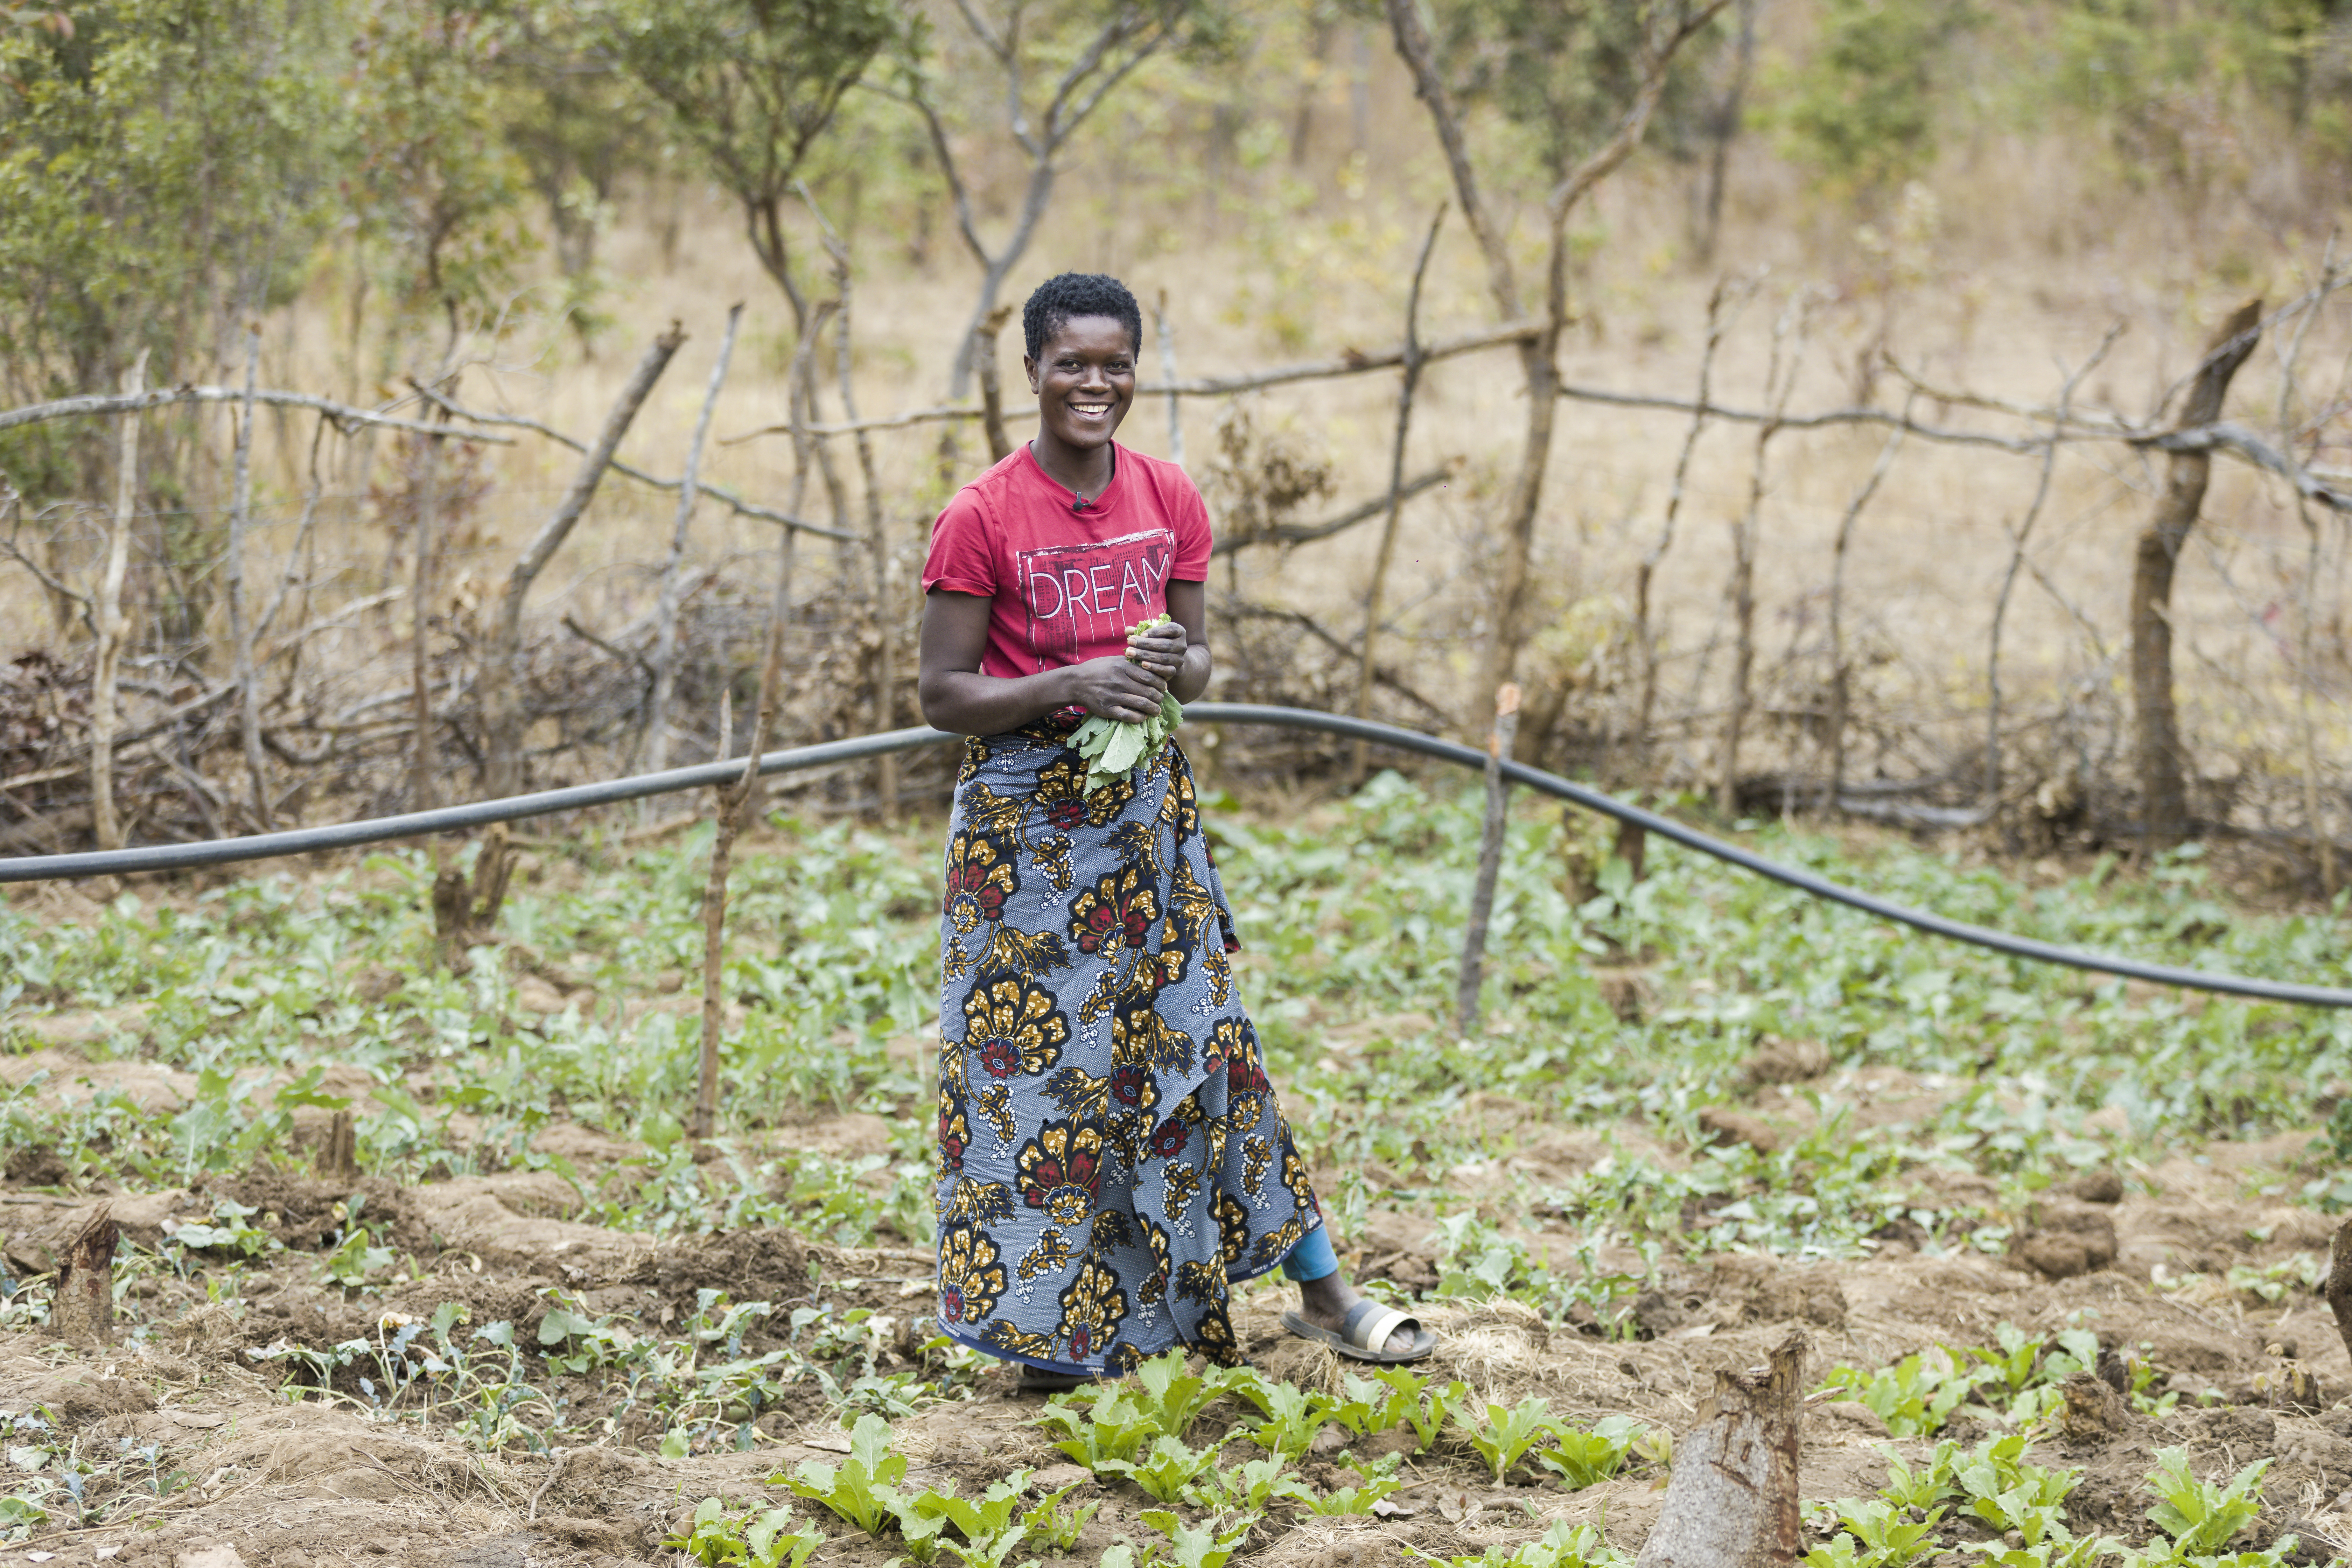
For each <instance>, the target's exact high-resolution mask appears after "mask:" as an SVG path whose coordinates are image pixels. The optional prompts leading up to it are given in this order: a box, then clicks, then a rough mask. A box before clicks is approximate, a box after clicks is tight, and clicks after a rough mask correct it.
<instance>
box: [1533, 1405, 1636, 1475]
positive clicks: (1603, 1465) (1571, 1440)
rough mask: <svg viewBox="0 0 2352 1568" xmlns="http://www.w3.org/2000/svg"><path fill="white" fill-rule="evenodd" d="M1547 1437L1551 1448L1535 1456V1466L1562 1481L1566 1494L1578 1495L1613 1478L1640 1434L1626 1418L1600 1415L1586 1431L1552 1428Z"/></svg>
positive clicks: (1629, 1419)
mask: <svg viewBox="0 0 2352 1568" xmlns="http://www.w3.org/2000/svg"><path fill="white" fill-rule="evenodd" d="M1551 1435H1552V1446H1551V1447H1550V1448H1549V1449H1548V1450H1546V1451H1545V1452H1543V1453H1540V1454H1538V1455H1537V1456H1536V1459H1537V1462H1538V1464H1540V1465H1542V1466H1543V1467H1544V1468H1546V1469H1548V1470H1549V1471H1551V1472H1552V1473H1553V1474H1554V1475H1557V1476H1558V1477H1559V1479H1561V1480H1563V1481H1565V1482H1566V1483H1567V1484H1568V1489H1569V1490H1570V1491H1581V1490H1582V1489H1584V1488H1586V1487H1590V1486H1597V1485H1599V1484H1600V1483H1601V1482H1602V1481H1605V1480H1607V1479H1609V1478H1610V1477H1612V1476H1613V1475H1615V1474H1616V1473H1617V1472H1618V1470H1619V1469H1620V1468H1622V1466H1623V1465H1624V1463H1625V1458H1626V1456H1627V1455H1629V1454H1631V1453H1632V1452H1633V1445H1634V1444H1635V1443H1637V1442H1639V1441H1640V1440H1641V1439H1642V1437H1643V1428H1642V1425H1641V1423H1640V1422H1638V1421H1635V1420H1634V1419H1633V1417H1632V1416H1630V1415H1604V1416H1602V1417H1601V1419H1600V1420H1598V1421H1596V1422H1594V1423H1593V1424H1592V1426H1591V1429H1590V1430H1581V1429H1579V1428H1577V1427H1574V1426H1566V1425H1564V1424H1556V1425H1554V1426H1553V1427H1552V1434H1551Z"/></svg>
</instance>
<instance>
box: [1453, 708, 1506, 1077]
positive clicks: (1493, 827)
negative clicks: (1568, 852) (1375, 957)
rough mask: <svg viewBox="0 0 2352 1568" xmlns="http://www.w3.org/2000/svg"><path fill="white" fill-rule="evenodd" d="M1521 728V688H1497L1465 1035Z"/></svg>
mask: <svg viewBox="0 0 2352 1568" xmlns="http://www.w3.org/2000/svg"><path fill="white" fill-rule="evenodd" d="M1518 727H1519V689H1518V688H1517V686H1514V685H1511V684H1510V683H1508V682H1506V683H1504V684H1503V685H1502V686H1500V687H1497V688H1496V691H1495V728H1494V730H1493V731H1491V732H1490V733H1489V734H1488V735H1487V737H1486V828H1485V831H1484V832H1482V833H1481V834H1480V835H1479V837H1478V880H1477V883H1476V884H1475V886H1474V887H1473V888H1472V889H1471V891H1470V928H1469V930H1468V931H1465V933H1464V934H1463V938H1462V976H1461V979H1460V981H1459V983H1458V984H1457V987H1456V989H1455V992H1454V1028H1455V1030H1456V1031H1458V1032H1459V1033H1460V1034H1462V1035H1463V1036H1465V1037H1467V1036H1468V1035H1469V1034H1470V1032H1471V1031H1472V1030H1474V1029H1475V1028H1476V1027H1477V1026H1478V985H1479V982H1480V981H1481V980H1482V979H1483V978H1484V977H1485V973H1486V925H1487V921H1489V920H1490V919H1491V918H1492V916H1493V915H1494V912H1495V883H1496V879H1498V878H1499V877H1500V876H1501V874H1502V869H1503V829H1504V826H1505V825H1506V823H1505V806H1506V805H1507V803H1508V799H1509V790H1510V786H1509V785H1508V784H1505V783H1504V782H1503V763H1505V761H1507V759H1508V758H1509V756H1510V754H1511V741H1512V738H1513V736H1514V735H1515V734H1516V733H1517V731H1518Z"/></svg>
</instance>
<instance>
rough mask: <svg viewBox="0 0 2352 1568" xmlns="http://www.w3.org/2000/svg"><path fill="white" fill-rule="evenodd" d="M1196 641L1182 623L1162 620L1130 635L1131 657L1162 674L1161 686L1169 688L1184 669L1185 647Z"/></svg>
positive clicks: (1128, 640) (1128, 655)
mask: <svg viewBox="0 0 2352 1568" xmlns="http://www.w3.org/2000/svg"><path fill="white" fill-rule="evenodd" d="M1191 642H1192V638H1191V637H1188V636H1186V635H1185V631H1184V627H1183V625H1182V624H1181V622H1177V621H1172V620H1171V621H1162V622H1160V624H1159V625H1158V626H1152V627H1150V628H1149V629H1148V630H1145V631H1140V632H1137V633H1136V634H1134V635H1133V636H1132V637H1129V638H1128V639H1127V657H1128V658H1129V659H1131V660H1133V661H1134V662H1135V664H1136V665H1138V666H1139V668H1143V669H1146V670H1149V671H1150V673H1151V674H1152V675H1154V676H1156V677H1158V678H1159V680H1160V687H1161V688H1162V689H1166V687H1167V685H1168V683H1169V682H1170V681H1171V680H1173V679H1176V674H1177V672H1178V671H1179V670H1181V669H1182V668H1184V649H1185V648H1186V647H1188V646H1189V645H1190V644H1191Z"/></svg>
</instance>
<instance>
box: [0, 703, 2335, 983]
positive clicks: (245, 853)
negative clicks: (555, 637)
mask: <svg viewBox="0 0 2352 1568" xmlns="http://www.w3.org/2000/svg"><path fill="white" fill-rule="evenodd" d="M1184 715H1185V717H1186V718H1187V719H1190V720H1192V721H1194V722H1198V723H1212V724H1265V725H1268V726H1271V727H1274V728H1276V729H1286V730H1315V731H1322V732H1323V733H1326V734H1331V735H1345V736H1349V737H1352V738H1356V739H1360V740H1365V741H1370V742H1373V743H1375V744H1377V745H1382V746H1391V747H1394V748H1396V749H1397V750H1399V751H1405V752H1420V753H1421V754H1422V755H1423V756H1429V757H1435V758H1437V759H1439V760H1440V761H1442V762H1448V763H1456V764H1457V765H1459V766H1462V767H1465V768H1476V769H1484V768H1485V767H1486V753H1485V752H1482V751H1479V750H1478V749H1477V748H1475V747H1474V746H1465V745H1460V744H1458V743H1456V742H1452V741H1441V740H1438V739H1437V738H1436V737H1434V736H1432V735H1423V734H1419V733H1416V732H1415V731H1411V730H1403V729H1399V728H1398V727H1397V726H1395V725H1393V724H1380V723H1374V722H1372V721H1370V720H1364V719H1349V718H1344V717H1342V716H1340V715H1339V714H1335V713H1317V712H1312V711H1310V710H1307V709H1304V708H1275V707H1268V706H1263V705H1261V704H1258V703H1254V702H1196V703H1194V704H1192V706H1191V707H1189V708H1187V709H1186V710H1184ZM953 738H954V737H952V736H949V735H944V734H942V733H940V731H936V730H892V731H888V732H887V733H884V734H880V735H861V736H859V737H857V738H856V739H855V740H849V741H834V742H827V743H826V744H824V745H821V746H799V747H795V748H793V750H791V751H784V752H769V753H768V754H767V755H766V756H765V757H762V758H761V761H760V771H761V773H797V772H799V771H801V770H803V769H806V768H817V767H824V766H827V765H829V764H832V763H851V762H857V761H860V760H862V759H864V758H866V757H876V756H880V755H882V754H883V753H884V752H909V751H914V750H916V749H917V748H919V747H922V746H930V745H938V744H940V743H941V742H947V741H950V740H952V739H953ZM742 772H743V764H742V763H740V762H721V763H703V764H701V765H700V766H698V767H691V768H673V769H671V770H669V771H668V772H667V773H641V774H639V775H637V776H636V777H635V778H625V779H613V780H610V781H608V782H606V783H604V784H581V785H578V786H577V787H574V788H572V789H551V790H542V791H541V792H539V793H538V794H536V795H515V796H513V797H511V798H509V799H507V800H489V801H478V802H476V803H475V804H473V805H453V806H448V807H446V808H444V809H442V810H439V811H417V812H410V813H408V814H407V815H405V816H383V817H376V818H373V819H371V820H369V821H365V822H348V823H343V824H341V825H339V826H332V827H300V828H294V829H291V830H289V831H287V832H284V833H264V834H257V835H256V836H254V837H248V838H221V839H214V840H212V841H210V842H207V843H203V844H158V845H151V846H147V847H142V848H137V849H113V850H99V851H95V852H93V853H90V854H86V855H37V856H18V857H15V858H0V882H36V881H47V880H53V879H63V878H68V877H105V876H118V875H121V874H124V873H127V872H132V871H173V870H184V869H187V868H192V867H197V866H221V865H227V864H231V863H233V862H236V861H240V860H266V859H268V858H271V857H273V856H278V855H299V854H306V853H308V852H310V851H312V850H318V849H344V848H349V847H352V846H354V845H360V844H380V843H383V841H385V840H387V839H393V838H413V837H419V836H422V835H424V834H428V833H449V832H456V831H458V830H461V829H465V828H469V827H485V826H488V825H489V824H491V823H494V822H513V821H516V820H518V819H520V818H522V817H528V816H546V815H547V814H549V813H551V812H558V811H577V810H579V809H581V808H582V807H583V806H592V805H612V804H614V802H616V801H624V800H640V799H643V798H645V797H646V796H647V795H667V794H670V793H672V792H674V791H677V790H688V789H699V788H703V787H706V786H708V785H712V784H726V783H729V782H730V781H731V780H734V779H737V778H740V777H741V776H742ZM1503 772H1504V774H1505V776H1506V777H1507V778H1508V779H1510V781H1511V782H1512V783H1514V784H1524V785H1526V786H1527V787H1528V788H1529V789H1532V790H1536V791H1538V792H1539V793H1541V794H1544V795H1553V796H1556V797H1558V798H1559V799H1561V800H1565V801H1568V802H1570V803H1571V804H1573V805H1580V806H1582V807H1584V808H1585V809H1586V810H1588V811H1597V812H1599V813H1601V815H1602V816H1613V817H1615V818H1616V819H1617V820H1618V821H1620V822H1629V823H1632V824H1633V826H1637V827H1640V828H1643V829H1644V830H1646V831H1648V832H1651V833H1654V834H1656V835H1658V836H1659V837H1662V838H1670V839H1672V840H1674V841H1675V843H1677V844H1680V845H1683V846H1684V847H1687V848H1691V849H1696V850H1697V851H1698V852H1699V853H1701V854H1703V855H1712V856H1714V857H1715V858H1717V859H1718V860H1723V861H1727V862H1728V863H1729V864H1731V865H1734V866H1737V867H1739V868H1741V869H1742V870H1747V871H1753V872H1755V873H1756V874H1757V875H1758V876H1759V877H1769V878H1770V879H1772V880H1774V881H1776V882H1780V883H1784V884H1786V885H1787V886H1789V887H1791V888H1794V889H1798V890H1799V891H1800V892H1804V893H1810V894H1811V895H1812V896H1813V897H1815V898H1817V899H1828V900H1831V901H1832V902H1833V903H1840V904H1844V905H1846V906H1847V907H1848V908H1850V909H1856V910H1862V911H1863V912H1864V913H1865V914H1871V915H1876V916H1878V917H1879V918H1880V919H1882V920H1890V921H1898V922H1900V923H1901V924H1904V925H1907V926H1910V927H1912V928H1913V929H1915V930H1917V931H1927V933H1929V934H1930V935H1933V936H1941V937H1949V938H1951V939H1952V940H1954V941H1956V942H1970V943H1973V944H1974V945H1976V946H1978V947H1982V948H1989V949H1990V950H1991V951H1993V952H2000V953H2006V954H2008V955H2009V956H2010V957H2011V958H2022V959H2028V960H2031V961H2032V962H2033V963H2062V964H2065V965H2067V966H2069V967H2071V968H2074V969H2085V970H2090V971H2092V972H2094V973H2100V974H2119V975H2123V976H2125V977H2126V978H2128V979H2133V980H2146V981H2150V982H2153V983H2154V984H2158V985H2178V986H2181V987H2184V988H2187V989H2189V990H2193V991H2213V992H2220V993H2222V994H2228V995H2233V996H2251V997H2254V998H2256V999H2257V1000H2260V1001H2264V1002H2287V1003H2294V1004H2296V1005H2302V1006H2308V1007H2352V991H2345V990H2338V989H2336V988H2335V987H2333V986H2326V985H2296V984H2287V983H2284V982H2280V981H2272V980H2250V979H2247V978H2245V977H2243V976H2242V975H2235V974H2209V973H2205V972H2204V971H2201V970H2195V969H2176V968H2174V967H2172V966H2171V965H2169V964H2163V963H2140V962H2139V961H2138V960H2137V959H2130V958H2110V957H2106V956H2105V955H2103V954H2099V953H2092V952H2076V951H2074V949H2072V948H2065V947H2057V946H2053V944H2051V943H2049V942H2035V941H2032V939H2030V938H2027V937H2019V936H2011V935H2009V934H2008V933H2006V932H2003V931H1991V930H1988V929H1987V928H1985V927H1983V926H1979V925H1970V924H1969V923H1968V922H1967V921H1954V920H1947V919H1945V918H1944V917H1943V916H1941V915H1935V914H1929V913H1927V912H1926V911H1924V910H1912V909H1906V908H1904V907H1903V906H1902V905H1900V904H1894V903H1889V902H1887V901H1886V900H1884V899H1875V898H1873V897H1871V896H1870V895H1869V894H1868V893H1864V892H1858V891H1856V890H1855V889H1852V888H1848V887H1843V886H1841V885H1840V884H1838V883H1836V882H1832V881H1830V880H1829V879H1827V878H1823V877H1817V876H1815V875H1813V874H1812V873H1811V871H1803V870H1799V869H1798V868H1795V867H1793V866H1783V865H1781V864H1780V863H1779V862H1778V861H1773V860H1767V859H1765V858H1763V857H1762V856H1760V855H1751V854H1749V853H1748V851H1747V850H1745V849H1742V848H1739V847H1738V846H1736V845H1731V844H1727V843H1725V842H1724V841H1723V840H1721V839H1719V838H1716V837H1710V836H1709V835H1707V834H1705V833H1701V832H1699V831H1697V830H1696V828H1692V827H1686V826H1684V825H1683V824H1681V823H1679V822H1675V821H1674V820H1673V819H1672V818H1670V817H1664V816H1659V815H1658V814H1657V813H1655V812H1653V811H1644V810H1643V809H1642V808H1641V807H1640V806H1637V805H1626V804H1625V803H1624V802H1623V801H1622V800H1618V799H1616V798H1615V797H1614V796H1612V795H1603V794H1601V792H1600V791H1599V790H1595V789H1588V788H1586V787H1585V786H1584V785H1582V784H1577V783H1575V782H1573V781H1571V780H1569V779H1564V778H1562V777H1560V776H1559V774H1558V773H1546V772H1545V771H1544V770H1542V769H1541V768H1531V767H1528V765H1527V764H1526V763H1504V764H1503Z"/></svg>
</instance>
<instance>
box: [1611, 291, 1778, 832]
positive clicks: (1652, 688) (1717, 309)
mask: <svg viewBox="0 0 2352 1568" xmlns="http://www.w3.org/2000/svg"><path fill="white" fill-rule="evenodd" d="M1755 297H1756V286H1755V283H1754V281H1753V280H1750V281H1748V282H1747V283H1745V284H1743V285H1741V286H1740V287H1739V288H1738V290H1737V291H1736V293H1735V291H1734V290H1733V289H1732V285H1731V282H1730V280H1729V279H1724V278H1718V279H1716V284H1715V289H1714V291H1713V292H1711V293H1710V294H1708V296H1707V300H1706V348H1705V349H1704V350H1703V351H1701V353H1700V354H1699V361H1698V400H1697V402H1696V403H1695V404H1693V405H1692V407H1691V424H1690V433H1689V434H1688V435H1686V436H1685V437H1683V449H1682V453H1681V455H1680V456H1679V457H1677V458H1675V478H1674V483H1673V485H1672V486H1671V487H1670V488H1669V489H1667V491H1666V515H1665V518H1664V521H1662V522H1661V523H1660V524H1659V525H1658V542H1656V543H1655V544H1654V545H1652V546H1651V547H1650V549H1649V551H1648V552H1647V553H1646V554H1644V555H1643V557H1642V563H1641V565H1640V566H1638V567H1636V568H1635V569H1634V572H1633V641H1634V646H1635V647H1638V648H1639V649H1640V650H1641V655H1642V695H1641V697H1640V699H1639V700H1638V701H1637V702H1636V704H1635V706H1634V710H1633V748H1634V749H1633V757H1634V763H1633V776H1634V778H1635V779H1636V780H1637V781H1639V782H1640V783H1641V784H1644V785H1646V784H1648V783H1649V781H1650V723H1651V720H1652V718H1653V716H1654V714H1655V713H1656V711H1657V706H1658V637H1657V629H1656V628H1655V627H1654V626H1652V625H1651V622H1650V586H1651V584H1652V582H1653V580H1654V578H1655V577H1656V575H1657V571H1658V563H1660V562H1662V561H1664V559H1665V558H1666V552H1667V551H1669V550H1671V549H1673V548H1674V543H1675V519H1676V518H1678V517H1680V516H1681V515H1682V510H1683V496H1684V494H1685V486H1686V481H1687V480H1688V479H1689V478H1690V465H1691V457H1692V455H1693V454H1694V453H1696V451H1697V450H1698V440H1699V437H1701V436H1703V435H1705V434H1706V422H1707V419H1708V417H1709V416H1710V414H1711V413H1712V410H1711V408H1710V406H1709V405H1708V395H1709V386H1710V384H1711V383H1712V381H1713V379H1714V376H1715V356H1716V351H1717V350H1718V349H1720V348H1721V347H1722V346H1723V339H1724V335H1725V334H1726V333H1727V332H1728V331H1730V330H1731V324H1732V323H1733V322H1734V321H1738V319H1739V313H1740V311H1742V310H1745V309H1747V307H1748V301H1749V300H1753V299H1754V298H1755ZM1727 305H1729V307H1730V309H1729V311H1728V313H1726V310H1725V307H1726V306H1727ZM1632 859H1633V858H1632V857H1631V856H1628V857H1627V861H1628V863H1629V864H1630V863H1632Z"/></svg>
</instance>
